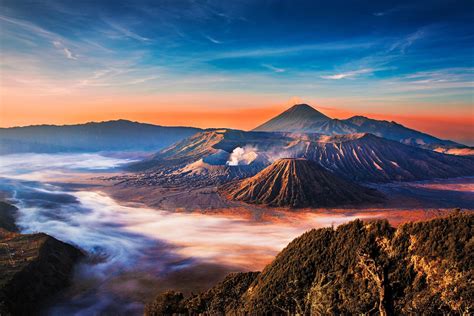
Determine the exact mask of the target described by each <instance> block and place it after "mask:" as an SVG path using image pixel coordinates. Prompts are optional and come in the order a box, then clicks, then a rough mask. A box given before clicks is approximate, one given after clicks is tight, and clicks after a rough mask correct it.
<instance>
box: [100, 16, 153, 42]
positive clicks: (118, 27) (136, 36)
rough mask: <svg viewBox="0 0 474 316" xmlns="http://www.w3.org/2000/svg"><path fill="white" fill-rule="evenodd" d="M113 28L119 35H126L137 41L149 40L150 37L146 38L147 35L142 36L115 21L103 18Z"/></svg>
mask: <svg viewBox="0 0 474 316" xmlns="http://www.w3.org/2000/svg"><path fill="white" fill-rule="evenodd" d="M104 21H105V22H106V23H107V24H108V25H109V26H110V27H111V28H112V29H113V30H115V31H117V32H119V33H120V34H121V35H123V36H125V37H128V38H131V39H134V40H137V41H141V42H149V41H151V39H149V38H147V37H144V36H141V35H139V34H137V33H135V32H132V31H131V30H129V29H127V28H125V27H123V26H121V25H119V24H117V23H115V22H112V21H110V20H107V19H105V20H104Z"/></svg>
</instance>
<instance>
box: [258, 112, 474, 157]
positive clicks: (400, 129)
mask: <svg viewBox="0 0 474 316" xmlns="http://www.w3.org/2000/svg"><path fill="white" fill-rule="evenodd" d="M254 131H261V132H294V133H320V134H325V135H336V134H354V133H371V134H374V135H376V136H379V137H383V138H386V139H390V140H395V141H397V142H401V143H403V144H407V145H412V146H416V147H421V148H426V149H432V150H436V151H440V152H445V151H449V149H459V148H465V149H470V151H469V152H470V153H471V154H474V149H472V148H469V147H468V146H465V145H462V144H458V143H456V142H453V141H450V140H442V139H439V138H436V137H434V136H431V135H428V134H425V133H422V132H419V131H416V130H413V129H410V128H407V127H405V126H403V125H400V124H398V123H396V122H393V121H392V122H389V121H380V120H374V119H370V118H367V117H364V116H353V117H351V118H348V119H345V120H339V119H332V118H330V117H328V116H326V115H324V114H322V113H321V112H319V111H317V110H316V109H314V108H312V107H311V106H309V105H308V104H296V105H294V106H293V107H291V108H290V109H288V110H286V111H285V112H283V113H281V114H279V115H278V116H276V117H274V118H272V119H271V120H269V121H267V122H265V123H263V124H262V125H260V126H258V127H256V128H255V129H254ZM457 152H461V151H457ZM452 153H456V151H452Z"/></svg>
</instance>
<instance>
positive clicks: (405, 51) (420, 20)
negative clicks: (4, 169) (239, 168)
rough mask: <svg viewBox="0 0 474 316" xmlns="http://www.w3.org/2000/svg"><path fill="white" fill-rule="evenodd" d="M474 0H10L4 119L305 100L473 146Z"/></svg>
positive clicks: (267, 106) (249, 114)
mask: <svg viewBox="0 0 474 316" xmlns="http://www.w3.org/2000/svg"><path fill="white" fill-rule="evenodd" d="M473 21H474V2H473V1H433V0H430V1H311V0H308V1H299V0H288V1H286V0H281V1H271V0H266V1H263V0H262V1H259V0H239V1H222V0H219V1H218V0H209V1H199V0H169V1H160V0H154V1H144V0H137V1H129V0H113V1H112V0H82V1H64V0H63V1H58V0H13V1H12V0H0V126H3V127H9V126H21V125H30V124H43V123H48V124H72V123H80V122H87V121H102V120H110V119H118V118H123V119H130V120H136V121H142V122H149V123H155V124H161V125H187V126H198V127H231V128H240V129H251V128H253V127H255V126H257V125H259V124H260V123H262V122H263V121H265V120H267V119H269V118H270V117H272V116H274V115H276V114H278V113H279V112H281V111H283V110H284V109H286V108H287V107H288V106H290V105H292V104H294V103H301V102H305V103H309V104H311V105H313V106H314V107H316V108H317V109H319V110H320V111H321V112H323V113H325V114H327V115H329V116H331V117H335V118H347V117H350V116H352V115H356V114H357V115H366V116H369V117H372V118H376V119H387V120H395V121H397V122H399V123H402V124H404V125H406V126H409V127H411V128H415V129H419V130H422V131H424V132H428V133H431V134H433V135H435V136H438V137H441V138H448V139H453V140H457V141H459V142H462V143H466V144H470V145H474V127H473V126H474V100H473V95H474V90H473V88H474V25H473V24H474V22H473Z"/></svg>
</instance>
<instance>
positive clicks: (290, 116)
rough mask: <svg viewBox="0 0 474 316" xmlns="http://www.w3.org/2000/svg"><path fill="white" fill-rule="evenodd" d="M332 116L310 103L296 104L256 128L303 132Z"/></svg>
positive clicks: (269, 130) (267, 130) (256, 129)
mask: <svg viewBox="0 0 474 316" xmlns="http://www.w3.org/2000/svg"><path fill="white" fill-rule="evenodd" d="M330 120H331V118H330V117H327V116H326V115H324V114H323V113H321V112H319V111H317V110H316V109H314V108H313V107H311V106H309V105H308V104H295V105H294V106H292V107H291V108H289V109H288V110H286V111H285V112H283V113H281V114H280V115H278V116H276V117H274V118H273V119H271V120H269V121H267V122H266V123H264V124H262V125H260V126H258V127H257V128H255V131H266V132H301V131H305V130H311V129H314V127H315V125H318V126H319V125H321V124H323V123H325V122H328V121H330Z"/></svg>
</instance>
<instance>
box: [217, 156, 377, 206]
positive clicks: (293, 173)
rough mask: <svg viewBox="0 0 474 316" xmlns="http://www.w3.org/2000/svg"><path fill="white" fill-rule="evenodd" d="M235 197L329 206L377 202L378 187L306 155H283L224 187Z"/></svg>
mask: <svg viewBox="0 0 474 316" xmlns="http://www.w3.org/2000/svg"><path fill="white" fill-rule="evenodd" d="M220 191H221V194H222V195H224V196H225V197H226V198H228V199H231V200H237V201H243V202H247V203H254V204H264V205H269V206H280V207H295V208H297V207H325V206H333V207H334V206H342V205H357V204H364V203H365V204H367V203H376V202H381V201H382V200H383V198H382V195H381V194H379V193H378V192H376V191H375V190H372V189H368V188H364V187H362V186H360V185H357V184H355V183H352V182H349V181H347V180H344V179H342V178H340V177H337V176H336V175H334V174H333V173H332V172H330V171H327V170H326V169H324V168H323V167H321V166H320V165H319V164H318V163H316V162H313V161H309V160H306V159H294V158H285V159H279V160H277V161H276V162H274V163H273V164H271V165H270V166H269V167H267V168H265V169H264V170H262V171H261V172H259V173H258V174H257V175H255V176H253V177H251V178H248V179H244V180H241V181H238V182H234V183H230V184H228V185H225V186H223V187H222V188H221V190H220Z"/></svg>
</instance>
